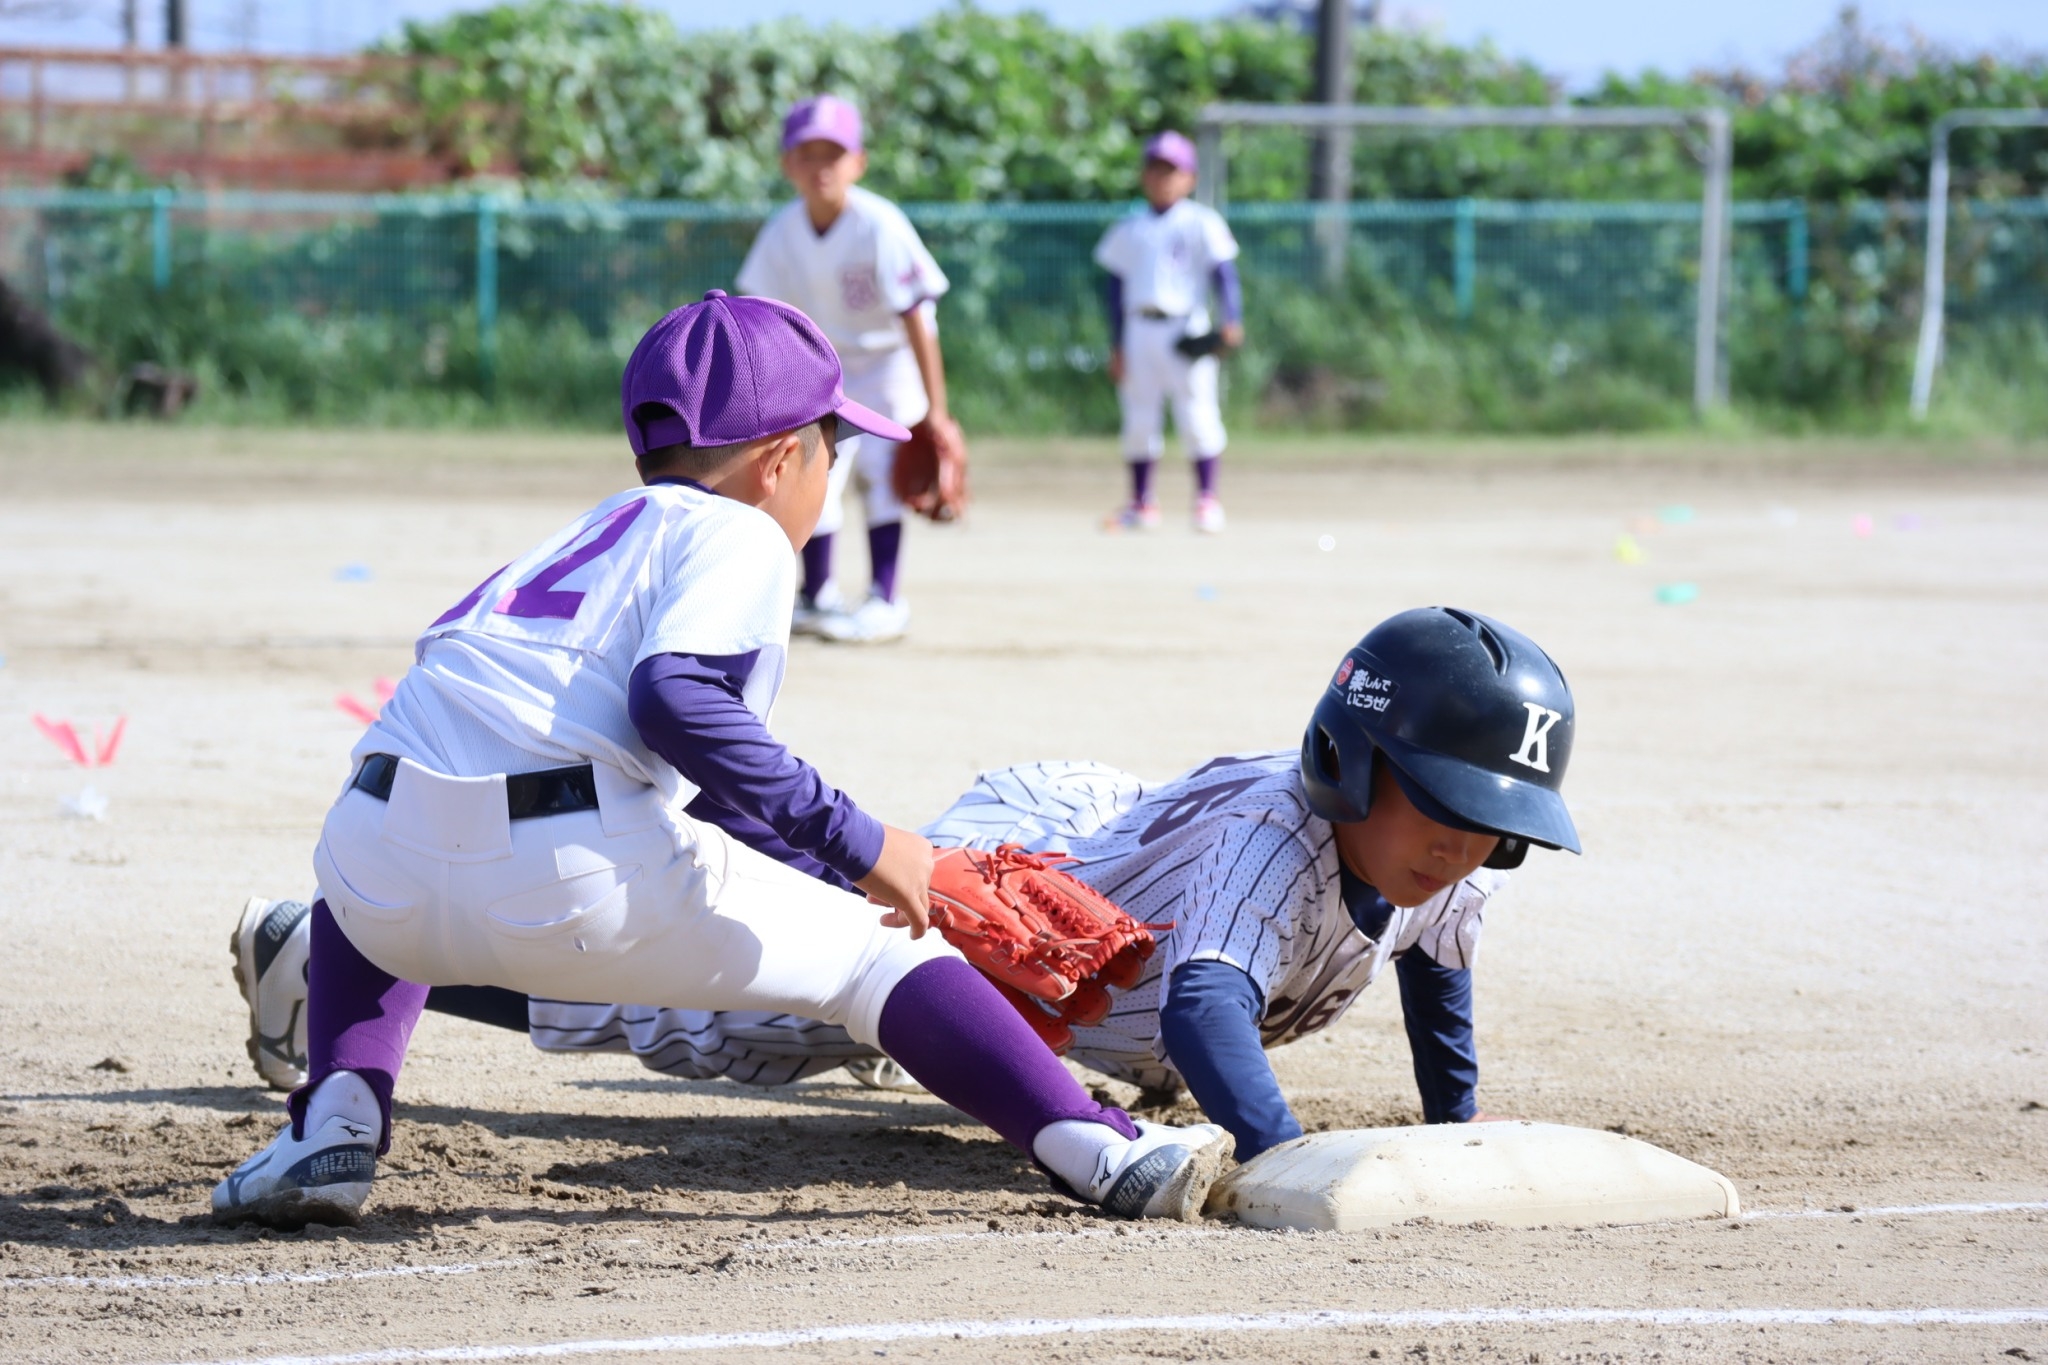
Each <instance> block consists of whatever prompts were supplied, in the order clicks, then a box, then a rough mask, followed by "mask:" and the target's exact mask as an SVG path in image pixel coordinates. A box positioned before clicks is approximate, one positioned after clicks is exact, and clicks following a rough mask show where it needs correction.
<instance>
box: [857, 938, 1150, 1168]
mask: <svg viewBox="0 0 2048 1365" xmlns="http://www.w3.org/2000/svg"><path fill="white" fill-rule="evenodd" d="M877 1041H878V1042H880V1043H881V1045H882V1051H884V1052H886V1053H888V1054H889V1055H890V1056H891V1057H893V1058H895V1059H896V1061H897V1062H899V1063H901V1064H902V1067H903V1069H904V1070H905V1071H908V1072H909V1073H910V1074H911V1075H912V1076H915V1077H916V1078H917V1080H918V1083H919V1084H921V1085H922V1086H924V1088H925V1089H927V1090H929V1091H931V1092H932V1094H934V1095H936V1096H938V1097H939V1098H940V1099H942V1100H944V1101H945V1102H946V1103H947V1104H950V1105H952V1106H953V1107H954V1108H955V1109H958V1110H959V1111H960V1112H961V1113H963V1114H965V1115H967V1116H968V1117H969V1118H971V1119H975V1120H977V1121H979V1122H981V1123H983V1124H986V1125H987V1126H988V1127H990V1128H993V1129H994V1130H995V1131H996V1132H997V1133H998V1134H1000V1135H1001V1137H1002V1139H1003V1140H1004V1141H1005V1142H1007V1143H1009V1144H1010V1145H1011V1146H1012V1147H1015V1148H1017V1149H1018V1150H1020V1151H1022V1152H1024V1153H1026V1154H1027V1155H1028V1154H1029V1153H1030V1151H1031V1140H1032V1139H1033V1138H1035V1137H1037V1136H1038V1132H1039V1130H1040V1129H1041V1128H1044V1127H1045V1126H1046V1125H1047V1124H1052V1123H1059V1122H1061V1121H1062V1120H1065V1119H1079V1120H1081V1121H1082V1122H1084V1123H1102V1124H1107V1125H1108V1126H1110V1127H1111V1128H1114V1129H1116V1131H1117V1132H1119V1133H1121V1134H1123V1135H1124V1136H1125V1137H1127V1138H1135V1137H1137V1136H1138V1130H1137V1128H1136V1126H1135V1125H1133V1124H1132V1122H1131V1117H1130V1115H1128V1114H1126V1113H1124V1111H1123V1110H1121V1109H1111V1108H1108V1107H1106V1106H1104V1105H1101V1104H1098V1103H1096V1102H1095V1101H1094V1100H1093V1099H1090V1098H1089V1096H1088V1092H1087V1091H1085V1090H1083V1089H1082V1088H1081V1083H1080V1082H1079V1081H1077V1080H1075V1079H1074V1076H1073V1073H1072V1072H1070V1071H1068V1070H1067V1068H1066V1066H1065V1065H1064V1064H1063V1063H1061V1061H1060V1059H1059V1058H1057V1057H1055V1056H1053V1055H1052V1053H1051V1052H1050V1051H1048V1050H1047V1049H1046V1046H1045V1044H1044V1043H1043V1042H1041V1041H1039V1037H1038V1035H1037V1034H1035V1033H1033V1032H1032V1031H1031V1025H1029V1024H1027V1023H1025V1022H1024V1017H1023V1016H1022V1015H1020V1014H1018V1013H1017V1011H1016V1009H1015V1007H1013V1006H1012V1005H1011V1004H1010V1002H1009V1001H1007V1000H1005V999H1003V997H1002V996H1001V995H1000V994H999V993H998V992H997V991H996V988H995V987H994V986H992V985H990V984H989V981H988V978H987V977H985V976H983V975H982V974H981V973H980V972H978V971H976V970H975V969H974V968H972V967H970V966H968V965H967V964H966V963H965V962H963V961H961V960H960V959H959V958H957V957H940V958H933V959H932V960H931V961H929V962H920V963H919V964H918V965H917V966H915V967H913V968H911V969H910V972H909V974H908V975H906V976H905V977H904V978H903V979H902V980H901V981H899V982H897V983H896V988H895V989H894V990H892V991H890V992H889V998H888V999H887V1000H886V1001H884V1002H883V1004H882V1018H881V1024H880V1027H879V1028H878V1029H877Z"/></svg>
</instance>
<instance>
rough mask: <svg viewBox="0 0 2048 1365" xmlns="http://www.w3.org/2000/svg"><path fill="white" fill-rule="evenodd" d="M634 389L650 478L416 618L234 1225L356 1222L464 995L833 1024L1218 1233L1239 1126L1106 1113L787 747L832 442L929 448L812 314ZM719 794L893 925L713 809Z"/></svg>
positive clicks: (349, 794) (872, 837)
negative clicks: (280, 1109)
mask: <svg viewBox="0 0 2048 1365" xmlns="http://www.w3.org/2000/svg"><path fill="white" fill-rule="evenodd" d="M622 400H623V401H622V407H623V415H624V419H625V426H626V433H627V437H628V439H629V442H630V444H631V445H632V448H633V453H634V454H635V455H636V456H637V457H638V463H639V472H640V476H641V479H642V480H643V483H644V485H645V486H643V487H637V488H633V489H630V490H628V491H626V492H624V493H620V494H618V495H616V496H614V497H611V498H607V499H606V500H605V501H603V502H601V503H599V504H598V505H597V506H596V507H595V508H593V509H592V510H591V511H589V512H587V513H585V514H584V515H583V516H580V517H578V518H577V519H576V520H575V521H573V522H571V523H570V524H569V525H567V526H565V527H563V528H562V529H561V530H560V531H559V532H557V533H556V534H554V535H552V536H549V537H548V538H547V539H546V540H544V541H542V542H541V543H540V544H539V545H537V546H535V547H534V548H533V549H531V550H529V551H527V552H526V553H525V554H522V555H520V556H518V557H517V558H515V559H514V560H512V562H511V563H509V564H507V565H506V566H505V567H504V568H502V569H499V570H497V571H496V572H495V573H493V574H491V575H490V576H489V577H488V578H486V579H485V580H484V581H483V582H482V583H480V584H478V585H477V587H476V589H475V590H474V591H472V592H471V593H469V595H468V596H466V597H464V598H463V599H462V600H461V601H460V602H457V603H456V604H455V605H454V606H452V607H450V608H449V609H448V610H447V611H446V612H445V613H443V614H442V615H441V616H440V617H439V618H438V619H437V620H435V621H434V622H433V623H432V624H431V625H429V626H428V627H427V630H426V633H425V634H423V635H422V636H421V637H420V639H419V642H418V645H417V646H416V649H415V660H416V662H415V663H414V665H413V667H412V668H411V669H410V670H409V671H408V672H407V674H406V676H405V679H404V681H402V682H401V683H400V684H399V687H398V690H397V692H396V694H395V695H394V696H393V697H392V698H391V700H390V701H389V702H388V703H387V704H386V705H385V707H384V710H383V712H382V714H381V715H379V717H378V719H377V721H376V722H375V723H374V724H373V725H371V726H370V728H369V730H368V731H367V732H366V733H365V734H364V736H363V738H362V740H361V742H359V743H358V744H357V745H356V748H355V752H354V754H353V756H352V762H351V769H352V772H351V776H350V778H349V781H348V783H347V784H346V785H345V786H344V787H343V788H342V791H341V794H340V796H339V797H338V798H337V799H336V801H335V804H334V806H333V808H332V809H331V810H330V811H329V812H328V816H327V821H326V824H325V827H324V828H323V830H322V832H321V837H320V844H319V846H318V848H317V849H316V850H315V852H314V856H313V867H314V871H315V873H316V875H317V876H318V878H319V884H320V892H321V896H320V899H319V900H317V901H316V902H315V903H314V906H313V909H312V912H311V919H312V944H311V950H310V957H309V967H308V977H307V983H308V994H307V1006H306V1011H307V1034H308V1037H307V1044H308V1047H307V1052H308V1068H307V1069H308V1077H307V1083H306V1084H305V1085H304V1086H303V1087H301V1088H300V1089H299V1090H298V1091H296V1092H294V1093H293V1095H292V1097H291V1100H290V1104H289V1107H290V1112H291V1122H290V1124H289V1125H288V1126H287V1127H286V1128H285V1130H284V1131H283V1132H281V1133H280V1134H279V1135H278V1136H277V1137H276V1138H275V1139H274V1140H273V1141H272V1142H271V1143H270V1145H269V1146H267V1147H265V1148H264V1149H263V1150H262V1151H260V1152H258V1153H257V1154H256V1155H255V1156H253V1157H251V1158H250V1159H249V1160H247V1161H245V1162H244V1163H242V1165H241V1166H240V1167H238V1168H237V1169H236V1170H235V1171H234V1172H233V1174H231V1175H229V1176H228V1177H227V1178H226V1179H225V1180H223V1181H222V1182H221V1183H220V1184H219V1185H218V1186H217V1187H216V1188H215V1189H214V1192H213V1211H214V1217H215V1218H216V1220H218V1221H220V1222H224V1223H239V1222H245V1221H253V1222H259V1223H266V1224H270V1225H273V1226H279V1227H296V1226H300V1225H302V1224H304V1223H307V1222H329V1223H334V1222H340V1223H353V1222H355V1221H357V1219H358V1217H359V1215H360V1210H361V1208H362V1206H363V1204H364V1202H365V1201H366V1200H367V1199H368V1197H369V1192H370V1183H371V1179H372V1177H373V1176H374V1174H375V1171H376V1159H377V1157H378V1155H379V1154H380V1153H382V1152H383V1151H384V1150H385V1149H386V1148H387V1147H388V1145H389V1140H390V1128H391V1095H392V1089H393V1086H394V1084H395V1082H396V1079H397V1076H398V1071H399V1068H400V1066H401V1065H402V1063H403V1061H404V1056H405V1048H406V1043H407V1041H408V1040H409V1038H410V1037H411V1034H412V1028H413V1025H414V1024H415V1023H416V1022H417V1021H418V1018H419V1014H420V1011H421V1008H422V1006H423V1005H424V1003H425V1000H426V995H427V989H428V987H429V986H433V985H458V984H463V985H489V986H500V987H505V988H507V989H510V990H516V991H523V992H526V993H528V994H534V995H545V996H553V997H558V998H567V999H588V1000H644V1001H647V1002H649V1003H650V1004H656V1005H667V1006H677V1007H690V1006H694V1007H697V1008H705V1009H769V1010H777V1011H785V1012H789V1013H794V1014H801V1015H804V1016H806V1017H810V1018H816V1019H822V1020H825V1021H827V1022H830V1023H834V1024H839V1025H842V1026H843V1027H845V1028H846V1030H847V1031H848V1032H849V1033H850V1034H851V1035H852V1036H853V1037H855V1038H857V1039H859V1040H861V1041H862V1042H864V1043H867V1044H870V1045H873V1046H877V1047H879V1048H880V1049H881V1050H882V1051H884V1052H886V1053H887V1054H888V1055H890V1056H891V1057H893V1058H895V1060H896V1061H897V1062H898V1063H900V1064H901V1065H902V1066H903V1068H904V1069H905V1070H906V1071H908V1072H909V1073H910V1074H911V1075H913V1076H915V1077H916V1078H917V1079H918V1080H919V1081H921V1082H922V1083H923V1084H924V1085H925V1087H926V1088H927V1089H928V1090H930V1091H931V1092H932V1093H933V1094H934V1095H937V1096H938V1097H939V1098H941V1099H943V1100H945V1101H947V1102H948V1103H950V1104H952V1105H954V1106H955V1107H956V1108H958V1109H960V1110H962V1111H963V1112H965V1113H967V1114H969V1115H971V1116H972V1117H974V1118H976V1119H978V1120H980V1121H981V1122H984V1123H986V1124H988V1125H989V1126H990V1127H992V1128H994V1129H995V1130H996V1131H997V1132H998V1133H1000V1134H1001V1135H1002V1136H1003V1137H1004V1138H1006V1139H1007V1140H1009V1141H1010V1142H1012V1143H1014V1144H1016V1145H1017V1146H1018V1147H1020V1148H1022V1149H1023V1150H1024V1151H1026V1152H1028V1153H1030V1154H1031V1155H1032V1156H1033V1157H1034V1158H1036V1159H1037V1160H1038V1162H1039V1163H1040V1164H1041V1165H1042V1166H1043V1167H1044V1168H1045V1169H1047V1170H1049V1171H1050V1172H1052V1173H1053V1174H1054V1176H1055V1177H1056V1178H1057V1179H1058V1180H1060V1181H1062V1182H1064V1184H1065V1185H1066V1186H1067V1187H1068V1188H1070V1189H1071V1190H1072V1191H1074V1192H1075V1193H1077V1194H1078V1195H1079V1196H1080V1197H1082V1198H1083V1199H1086V1200H1089V1201H1090V1202H1094V1203H1098V1204H1101V1205H1102V1206H1103V1207H1104V1208H1105V1209H1107V1210H1109V1211H1111V1212H1114V1213H1119V1214H1122V1215H1125V1216H1129V1217H1141V1216H1144V1217H1162V1216H1164V1217H1179V1218H1187V1217H1193V1216H1197V1215H1198V1214H1199V1212H1200V1209H1201V1206H1202V1200H1203V1198H1204V1197H1205V1195H1206V1192H1207V1188H1208V1184H1209V1182H1210V1181H1211V1180H1213V1179H1214V1177H1215V1174H1216V1171H1217V1168H1218V1166H1219V1165H1220V1164H1221V1162H1222V1160H1223V1158H1224V1157H1225V1156H1227V1155H1228V1153H1229V1150H1230V1143H1231V1140H1230V1137H1229V1135H1228V1134H1227V1133H1224V1132H1223V1131H1222V1130H1221V1129H1219V1128H1215V1127H1214V1126H1211V1125H1195V1126H1193V1127H1190V1128H1171V1127H1164V1126H1158V1125H1151V1124H1133V1123H1132V1122H1131V1120H1130V1119H1129V1118H1128V1117H1127V1116H1126V1115H1125V1114H1123V1113H1122V1111H1120V1110H1115V1109H1106V1108H1104V1107H1103V1106H1101V1105H1099V1104H1097V1103H1096V1102H1095V1101H1093V1100H1092V1099H1090V1098H1089V1097H1088V1094H1087V1093H1086V1092H1085V1091H1083V1090H1082V1089H1081V1087H1080V1086H1079V1084H1078V1083H1076V1082H1075V1080H1074V1079H1073V1077H1072V1076H1070V1075H1069V1074H1068V1072H1067V1071H1066V1069H1065V1067H1063V1066H1062V1065H1061V1064H1060V1062H1059V1061H1058V1059H1056V1058H1055V1057H1053V1055H1052V1054H1051V1053H1050V1052H1048V1051H1046V1049H1045V1046H1044V1044H1042V1043H1041V1042H1040V1041H1039V1040H1038V1037H1037V1035H1036V1034H1034V1033H1033V1032H1032V1031H1031V1029H1030V1027H1029V1026H1028V1025H1027V1024H1025V1022H1024V1021H1023V1019H1022V1018H1021V1017H1020V1016H1019V1015H1018V1014H1017V1012H1016V1010H1015V1009H1013V1008H1012V1007H1011V1006H1010V1005H1009V1003H1008V1002H1007V1001H1005V1000H1004V999H1003V998H1002V997H1001V996H1000V995H999V994H997V993H996V991H995V988H994V987H992V986H990V985H989V984H988V982H987V980H986V979H985V978H984V977H983V976H982V975H981V974H980V973H979V972H977V971H975V970H974V968H972V967H970V966H969V965H967V963H966V962H965V961H964V960H963V959H962V958H961V957H960V956H959V955H958V954H957V953H955V952H954V951H953V950H952V949H951V948H950V947H949V946H947V945H946V944H945V943H944V942H943V940H941V939H940V938H939V937H938V936H937V935H929V936H927V935H926V933H925V929H926V926H927V923H928V905H927V896H928V893H929V889H930V881H931V868H932V856H933V855H932V849H931V845H930V844H928V843H927V842H926V841H925V840H924V839H922V838H920V837H919V836H918V835H916V834H913V833H911V832H909V831H907V830H901V829H894V828H891V827H889V826H886V825H883V824H882V823H881V822H880V821H878V820H876V819H875V818H874V817H873V816H870V815H868V814H866V813H865V812H863V811H861V810H860V809H859V808H858V807H857V806H855V805H854V803H853V802H852V801H851V800H850V799H849V798H848V797H846V796H845V795H844V794H843V793H841V792H839V791H836V790H834V789H833V788H831V787H830V786H827V785H826V783H825V782H824V780H823V779H822V778H821V777H820V776H819V775H818V773H817V772H816V771H815V770H814V769H812V768H811V767H810V766H809V765H808V764H805V763H804V762H802V761H801V760H799V759H798V758H796V757H795V756H794V755H792V754H791V753H789V751H788V750H786V749H784V748H783V747H782V745H781V744H780V743H779V742H777V741H776V739H775V738H774V737H773V736H772V735H771V734H770V733H769V731H768V728H767V722H768V716H769V713H770V710H771V708H772V707H773V705H774V701H775V695H776V692H777V690H778V689H779V688H780V686H781V683H782V676H783V668H784V664H785V662H786V655H787V650H788V642H789V611H790V601H791V597H792V594H793V592H794V589H795V586H796V585H795V582H794V581H793V580H794V577H795V574H794V556H793V554H792V553H791V552H792V550H793V549H794V547H796V546H799V545H802V544H803V543H804V541H805V539H807V538H808V537H809V536H810V534H811V528H812V527H813V526H814V525H815V524H816V522H817V519H818V513H819V511H820V509H821V508H822V507H823V505H824V502H825V495H826V487H827V484H828V482H829V479H830V471H831V468H832V464H833V461H834V459H835V458H836V449H837V445H838V442H839V441H840V440H841V439H843V438H842V435H841V433H843V432H848V431H857V432H867V433H870V434H872V435H874V436H877V437H880V438H881V439H883V440H885V441H901V440H904V439H906V438H907V436H908V434H909V433H907V432H906V431H905V430H904V429H903V428H902V427H900V426H898V425H897V424H896V423H894V422H892V421H890V420H889V419H887V418H885V417H883V416H881V415H880V414H878V413H875V412H872V411H870V410H869V409H867V408H865V407H863V406H862V405H860V404H858V403H855V402H853V401H852V400H850V399H848V398H847V397H846V396H845V393H844V390H843V388H842V383H841V375H840V369H839V362H838V360H837V358H836V357H835V356H834V354H833V351H832V346H831V343H830V342H829V341H828V340H826V338H825V336H824V335H823V333H821V332H820V331H819V330H818V328H817V327H816V326H814V325H813V324H812V323H811V321H810V319H808V318H806V317H805V316H804V315H803V314H802V313H800V312H798V311H797V310H796V309H794V308H791V307H789V306H788V305H787V304H782V303H776V302H774V301H772V300H768V299H751V298H728V297H726V296H725V295H724V294H723V293H721V292H719V291H717V290H714V291H712V293H711V294H710V295H708V296H707V297H706V298H705V300H704V301H703V302H702V303H697V304H693V305H691V306H689V307H686V308H679V309H677V310H676V311H674V312H672V313H670V314H669V315H668V316H667V317H665V318H663V319H662V320H661V321H660V322H658V323H656V324H655V326H654V327H653V329H652V330H650V331H649V332H648V333H647V335H646V336H645V337H643V338H641V341H640V344H639V346H638V347H637V348H636V349H635V350H634V352H633V355H632V358H631V359H630V360H628V361H627V363H626V372H625V378H624V382H623V385H622ZM699 796H704V797H708V798H711V799H712V800H713V801H714V802H715V803H716V804H718V805H719V806H721V807H722V808H724V809H725V810H727V811H729V812H732V813H734V814H735V815H737V816H739V817H741V818H742V819H743V820H745V821H750V822H754V823H755V824H756V825H758V826H760V827H765V829H766V830H768V831H770V832H772V834H773V835H774V836H775V838H776V839H779V840H780V841H781V843H782V844H783V845H785V846H786V847H788V848H789V849H792V850H795V851H797V852H799V853H802V854H806V855H809V856H810V857H813V858H815V859H816V860H818V861H819V862H821V863H822V864H824V865H825V866H827V867H829V868H831V869H833V870H834V871H835V872H837V873H838V874H839V875H840V876H841V877H843V878H844V879H845V880H846V881H848V882H851V883H853V884H854V885H855V886H857V887H859V888H860V890H862V891H864V892H866V893H867V895H868V896H869V897H870V898H872V899H873V900H874V901H876V902H879V903H881V904H884V905H886V906H888V907H889V909H888V913H887V914H885V915H883V916H881V917H880V919H879V920H878V919H877V918H876V917H875V916H874V915H873V914H872V913H871V912H870V911H869V909H868V908H867V905H866V903H865V902H863V901H862V900H861V899H860V898H859V897H857V896H854V895H850V894H848V893H847V892H845V891H842V890H837V889H834V888H833V887H831V886H829V885H827V884H826V883H825V882H823V881H821V880H819V879H817V878H813V877H808V876H805V875H804V874H803V873H801V872H798V871H796V870H794V869H792V868H790V867H787V866H785V865H784V864H783V863H781V862H778V861H776V860H775V859H773V858H770V857H768V856H766V855H764V854H762V853H760V852H757V851H756V850H755V849H754V848H752V847H749V846H748V844H746V843H742V842H740V841H739V840H738V839H736V838H734V837H733V836H732V835H730V834H728V833H726V832H725V831H724V830H722V829H720V828H719V827H718V826H717V825H714V824H711V823H708V822H707V821H704V820H700V819H697V818H694V817H692V816H691V815H690V814H688V813H686V811H685V807H686V806H689V805H690V804H691V803H692V802H693V801H694V800H695V799H696V798H698V797H699ZM904 929H908V930H909V932H908V933H904V932H900V931H901V930H904Z"/></svg>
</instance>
